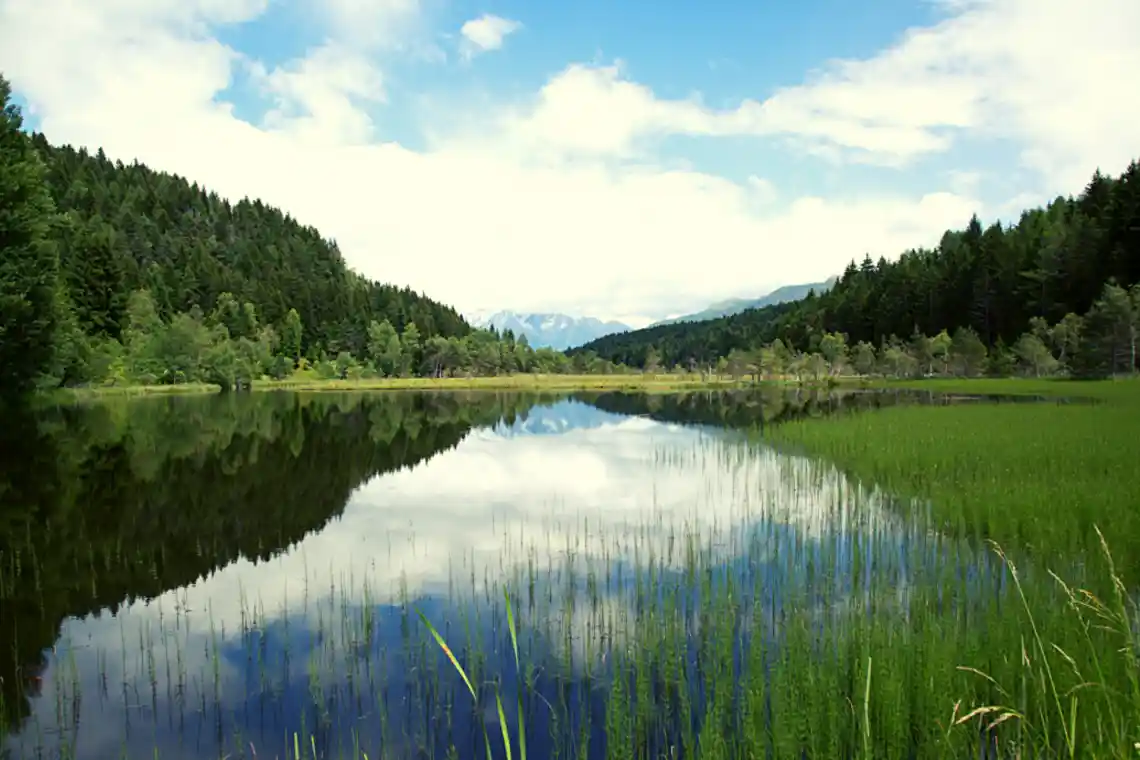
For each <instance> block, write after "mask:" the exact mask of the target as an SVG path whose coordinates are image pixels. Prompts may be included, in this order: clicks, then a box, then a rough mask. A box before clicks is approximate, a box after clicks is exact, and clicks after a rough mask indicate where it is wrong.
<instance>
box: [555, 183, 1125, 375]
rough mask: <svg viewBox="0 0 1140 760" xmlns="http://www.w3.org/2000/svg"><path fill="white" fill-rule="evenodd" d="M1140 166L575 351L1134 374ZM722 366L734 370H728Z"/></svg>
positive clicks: (748, 368)
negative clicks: (1008, 219) (823, 277)
mask: <svg viewBox="0 0 1140 760" xmlns="http://www.w3.org/2000/svg"><path fill="white" fill-rule="evenodd" d="M1138 283H1140V164H1137V163H1136V162H1133V163H1132V164H1131V165H1130V166H1129V167H1128V168H1127V169H1126V170H1125V171H1124V173H1123V174H1122V175H1120V176H1119V177H1118V178H1112V177H1108V176H1104V175H1102V174H1101V173H1100V172H1099V171H1097V172H1096V173H1095V174H1094V175H1093V178H1092V180H1091V181H1090V182H1089V184H1088V186H1087V187H1086V188H1085V189H1084V191H1083V192H1082V193H1081V194H1080V195H1079V197H1077V198H1061V197H1059V198H1057V199H1055V200H1054V201H1053V202H1052V203H1050V204H1049V205H1048V207H1046V208H1043V209H1040V208H1039V209H1033V210H1031V211H1026V212H1024V213H1023V214H1022V215H1021V218H1020V219H1019V220H1018V222H1017V223H1016V224H1012V225H1008V226H1004V225H1001V224H999V223H995V224H992V225H990V226H989V227H985V228H983V226H982V225H981V223H980V222H979V221H978V218H977V217H976V216H975V217H974V218H972V219H971V220H970V222H969V224H968V225H967V226H966V228H965V229H964V230H961V231H948V232H946V233H945V234H944V235H943V237H942V240H941V241H940V242H939V244H938V246H937V247H936V248H934V249H916V250H910V251H907V252H905V253H904V254H903V255H902V256H901V257H900V258H898V259H897V260H895V261H887V260H886V259H885V258H880V259H879V260H878V261H872V260H871V258H870V257H869V256H868V257H865V258H864V259H863V261H862V262H861V263H856V262H851V264H850V265H849V266H848V267H847V269H846V271H844V272H843V274H842V277H841V278H840V280H839V281H838V282H837V283H836V284H835V286H834V287H833V288H832V289H831V290H830V291H828V292H826V293H824V294H814V293H813V294H809V296H808V297H807V298H805V299H803V300H801V301H796V302H791V303H784V304H779V305H776V306H769V307H766V308H761V309H751V310H748V311H745V312H742V313H740V314H737V315H733V316H730V317H723V318H720V319H715V320H708V321H703V322H690V323H681V324H670V325H662V326H659V327H653V328H648V329H645V330H637V331H633V332H629V333H622V334H617V335H609V336H606V337H604V338H601V339H599V340H596V341H593V342H591V343H589V344H587V345H585V346H582V347H580V348H577V349H573V350H572V351H571V352H570V353H572V354H574V353H586V354H590V355H596V356H598V357H600V358H602V359H605V360H608V361H612V362H621V363H624V364H627V365H630V366H633V367H642V368H644V367H650V368H653V367H672V366H677V365H680V366H684V367H692V366H699V367H712V366H715V365H719V366H720V368H721V370H722V371H728V372H730V373H732V374H738V373H756V374H763V375H772V374H783V373H786V372H790V373H792V374H799V375H804V374H806V375H816V374H820V373H825V372H837V371H841V370H842V369H844V368H850V369H853V370H854V371H855V372H858V373H859V374H869V373H874V372H882V373H887V374H894V375H916V374H933V373H939V372H948V373H953V374H959V375H977V374H983V373H987V374H995V375H1008V374H1014V373H1016V372H1021V373H1025V374H1034V375H1042V374H1055V373H1058V372H1066V373H1069V374H1073V375H1081V376H1105V375H1110V374H1119V373H1125V372H1130V371H1133V370H1134V369H1135V368H1136V366H1137V364H1136V342H1137V335H1138V333H1140V285H1138ZM726 368H727V369H726Z"/></svg>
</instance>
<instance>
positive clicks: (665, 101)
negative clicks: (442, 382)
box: [0, 0, 1140, 324]
mask: <svg viewBox="0 0 1140 760" xmlns="http://www.w3.org/2000/svg"><path fill="white" fill-rule="evenodd" d="M1137 28H1140V3H1136V2H1134V0H1090V2H1087V3H1084V4H1080V5H1079V6H1078V5H1077V4H1073V3H1071V2H1063V1H1062V0H878V1H877V2H871V3H864V4H860V5H858V6H854V5H852V4H850V3H846V2H840V0H807V1H806V2H800V3H738V2H725V1H724V0H714V1H713V2H706V3H701V4H693V3H681V2H676V0H669V1H667V2H654V3H649V2H646V1H645V0H637V1H636V2H622V3H616V2H602V1H601V0H581V1H579V2H574V3H570V2H562V1H558V2H553V1H552V2H546V3H523V2H520V1H519V0H507V1H499V0H491V1H490V2H470V1H469V0H181V1H176V0H117V1H116V2H115V3H84V4H79V3H76V2H74V0H36V1H35V2H33V1H32V0H0V72H3V73H4V74H5V75H6V76H7V77H8V78H9V79H10V80H11V81H12V83H13V85H14V88H15V91H16V94H17V101H18V102H20V103H21V104H22V105H24V106H26V107H27V108H28V115H29V119H28V121H29V124H30V126H32V127H34V128H37V129H42V130H43V131H44V132H45V133H46V134H47V135H48V137H49V138H50V139H52V140H54V141H57V142H70V143H73V144H82V145H87V146H89V147H91V148H95V147H99V146H102V147H104V149H105V150H106V151H107V153H108V154H109V155H111V156H113V157H116V158H122V159H123V160H127V161H129V160H132V159H135V158H137V159H139V160H142V161H144V162H145V163H147V164H149V165H151V166H153V167H155V168H158V169H163V170H167V171H172V172H176V173H179V174H182V175H185V176H188V177H190V178H191V179H194V180H196V181H199V182H202V183H204V184H206V185H207V186H209V187H212V188H215V189H217V190H218V191H219V192H221V193H222V194H223V195H225V196H228V197H232V198H235V199H236V198H240V197H242V196H245V195H250V196H256V197H261V198H263V199H264V200H265V201H266V202H269V203H272V204H274V205H278V206H281V207H283V208H285V209H286V210H288V211H289V212H290V213H292V214H294V215H295V216H296V217H298V218H299V219H301V220H302V221H304V222H305V223H309V224H314V225H316V226H317V227H318V228H319V229H321V231H322V232H324V233H325V234H326V235H327V236H329V237H333V238H336V240H337V241H338V242H339V243H340V246H341V248H342V250H343V251H344V253H345V256H346V258H347V260H348V261H349V263H350V264H351V265H353V266H354V267H356V268H357V269H359V270H361V271H362V272H364V273H365V274H367V275H369V276H371V277H374V278H376V279H380V280H385V281H391V282H396V283H398V284H401V285H411V286H412V287H415V288H416V289H418V290H421V291H423V292H425V293H427V294H429V295H431V296H432V297H435V298H438V299H440V300H442V301H445V302H448V303H452V304H454V305H455V306H457V307H458V308H460V309H461V310H463V311H465V312H469V313H473V312H479V311H484V310H497V309H513V310H516V311H563V312H567V313H570V314H588V315H591V316H597V317H602V318H618V319H624V320H626V321H629V322H632V323H634V324H638V323H642V322H645V321H648V320H650V319H653V318H657V317H662V316H668V315H671V314H676V313H680V312H687V311H691V310H694V309H696V308H700V307H702V306H704V305H705V304H707V303H709V302H711V301H715V300H719V299H722V298H726V297H732V296H755V295H759V294H761V293H763V292H766V291H768V290H771V289H773V288H775V287H777V286H780V285H784V284H789V283H794V282H804V281H813V280H818V279H823V278H825V277H827V276H829V275H831V274H833V273H835V272H838V271H840V270H842V268H843V266H844V265H845V264H846V263H847V261H849V260H850V259H852V258H861V257H862V255H863V254H864V253H865V252H870V253H871V254H872V255H875V256H877V255H886V256H888V257H890V256H894V255H897V254H898V253H901V252H902V251H903V250H904V249H906V248H908V247H912V246H919V245H932V244H934V243H935V242H936V241H937V240H938V238H939V237H940V235H941V232H942V231H943V230H945V229H946V228H947V227H960V226H962V225H963V224H964V223H965V222H966V221H967V220H968V218H969V216H970V214H971V213H974V212H977V213H979V214H980V215H981V216H982V217H983V219H987V220H991V219H997V218H1002V219H1014V218H1016V216H1017V215H1018V213H1019V211H1020V210H1021V209H1022V208H1023V207H1025V206H1027V205H1034V204H1036V203H1039V202H1041V201H1042V200H1044V199H1047V198H1050V197H1052V196H1055V195H1057V194H1067V193H1075V192H1078V191H1079V190H1080V188H1081V186H1083V184H1084V183H1085V182H1086V181H1087V179H1088V177H1089V176H1090V175H1091V174H1092V171H1093V170H1094V169H1095V168H1097V167H1098V166H1099V167H1100V168H1102V169H1103V170H1104V171H1107V172H1109V173H1113V174H1115V173H1118V172H1119V171H1121V170H1122V169H1123V168H1124V167H1125V165H1126V164H1127V163H1128V161H1130V160H1131V159H1133V158H1135V157H1137V156H1136V154H1140V148H1138V147H1137V144H1136V142H1135V135H1136V134H1138V133H1140V95H1137V94H1135V93H1136V92H1137V91H1136V89H1135V87H1134V85H1133V84H1132V83H1131V81H1130V78H1131V75H1130V74H1129V73H1128V72H1130V71H1136V70H1140V42H1138V41H1137V40H1136V38H1135V34H1132V33H1130V31H1129V30H1135V29H1137Z"/></svg>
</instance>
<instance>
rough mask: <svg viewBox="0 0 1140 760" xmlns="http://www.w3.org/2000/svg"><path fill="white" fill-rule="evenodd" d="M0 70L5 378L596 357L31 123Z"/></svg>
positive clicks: (472, 365)
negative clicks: (547, 342)
mask: <svg viewBox="0 0 1140 760" xmlns="http://www.w3.org/2000/svg"><path fill="white" fill-rule="evenodd" d="M10 94H11V92H10V87H9V85H8V83H7V82H6V81H5V80H3V78H0V99H2V100H3V103H4V109H3V112H2V113H0V240H2V241H3V258H2V259H0V392H2V394H0V395H3V396H5V397H24V396H26V395H27V394H28V393H29V392H32V391H35V390H40V389H50V388H54V387H58V386H61V385H62V386H91V385H96V386H98V385H122V384H136V385H145V384H152V383H194V382H209V383H216V384H218V385H221V386H222V387H223V388H226V387H232V386H235V385H243V384H248V382H249V381H251V380H252V379H255V378H260V377H263V376H269V377H277V378H279V377H283V376H285V375H288V374H289V373H291V372H293V371H294V370H295V369H298V368H306V367H310V366H311V367H312V368H313V369H315V370H318V371H319V372H320V373H322V374H326V375H330V376H331V375H339V376H341V377H350V376H355V375H364V376H368V375H391V374H412V375H415V374H424V375H432V374H436V375H438V374H444V373H448V374H452V373H456V372H477V373H494V372H504V371H526V370H530V369H534V368H538V369H541V370H542V371H550V372H560V371H561V372H565V371H570V370H571V369H574V368H576V369H577V370H578V371H591V370H597V369H599V368H600V364H599V362H596V361H595V362H592V363H590V362H586V361H585V360H584V359H579V360H578V362H577V366H576V367H575V366H574V365H572V364H571V363H570V362H569V360H567V359H566V357H565V356H563V355H562V354H560V353H557V352H553V351H549V350H539V351H535V350H533V349H531V348H530V347H529V346H528V345H527V343H526V341H525V339H520V340H517V341H516V340H515V339H514V336H512V335H498V334H495V333H491V332H487V331H478V330H474V329H473V328H472V327H471V326H470V325H469V324H468V323H467V322H466V321H465V320H464V319H463V318H462V317H461V316H460V315H459V314H458V313H457V312H456V311H455V310H454V309H453V308H451V307H449V306H444V305H442V304H440V303H437V302H435V301H432V300H431V299H429V298H427V297H426V296H423V295H421V294H418V293H415V292H413V291H412V290H410V289H408V288H399V287H396V286H393V285H386V284H381V283H377V282H373V281H370V280H368V279H366V278H364V277H362V276H361V275H359V274H357V273H356V272H353V271H352V270H350V269H349V268H348V267H347V266H346V264H345V262H344V258H343V256H342V255H341V252H340V251H339V249H338V248H337V245H336V243H335V241H332V240H327V239H325V238H323V237H322V236H321V235H320V233H319V232H318V231H317V230H315V229H313V228H312V227H307V226H304V225H302V224H301V223H300V222H298V221H297V220H295V219H293V218H292V217H290V216H289V215H288V214H285V213H283V212H281V211H279V210H277V209H275V208H271V207H268V206H266V205H264V204H263V203H261V202H260V201H257V200H249V199H244V200H241V201H239V202H237V203H230V202H229V201H226V200H224V199H222V198H220V197H219V196H218V195H217V194H216V193H213V192H210V191H208V190H207V189H205V188H203V187H200V186H199V185H197V184H192V183H190V182H187V181H186V180H184V179H182V178H180V177H177V176H173V175H170V174H166V173H162V172H157V171H153V170H151V169H149V168H147V167H146V166H144V165H142V164H140V163H137V162H136V163H133V164H130V165H125V164H123V163H122V162H121V161H114V162H113V161H111V160H110V159H108V158H107V157H106V156H105V155H104V154H103V152H102V150H99V151H97V152H96V153H95V154H94V155H92V154H90V153H88V152H87V151H86V150H84V149H75V148H72V147H68V146H64V147H57V146H52V145H51V144H50V143H49V142H48V141H47V139H46V138H45V137H44V135H42V134H39V133H34V134H28V133H26V132H25V131H24V130H23V129H22V127H23V120H22V116H21V113H20V111H19V109H18V108H17V107H16V106H15V105H14V104H11V103H10Z"/></svg>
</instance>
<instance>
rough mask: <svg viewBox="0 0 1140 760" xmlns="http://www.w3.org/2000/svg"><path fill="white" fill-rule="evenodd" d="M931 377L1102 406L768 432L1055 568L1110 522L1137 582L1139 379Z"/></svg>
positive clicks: (879, 416) (1022, 408)
mask: <svg viewBox="0 0 1140 760" xmlns="http://www.w3.org/2000/svg"><path fill="white" fill-rule="evenodd" d="M912 385H921V384H912ZM929 385H930V387H931V388H932V389H934V390H943V391H949V392H954V391H962V390H967V391H971V390H972V391H975V392H1005V393H1034V394H1039V393H1050V394H1054V395H1062V394H1068V395H1070V396H1079V397H1085V398H1095V399H1098V400H1099V401H1100V403H1096V404H1083V403H1066V404H1056V403H1048V402H1045V403H1035V404H999V405H990V404H969V405H961V406H953V405H951V406H918V405H915V406H892V407H890V408H886V409H882V410H879V411H877V412H874V413H855V414H848V415H837V416H834V417H829V418H825V419H818V420H804V421H793V422H789V423H787V424H782V425H778V426H773V427H770V428H768V429H766V430H765V431H764V436H765V438H766V439H767V440H769V441H772V442H774V443H776V444H777V445H780V446H781V447H783V448H785V449H786V450H789V451H796V452H803V453H807V454H810V455H811V456H814V457H818V458H821V459H824V460H826V461H828V462H833V463H835V464H836V465H838V466H839V467H840V468H841V469H842V470H844V471H845V472H846V473H848V474H849V475H850V476H852V477H854V478H856V479H858V480H862V481H863V482H866V483H875V484H877V485H879V486H881V487H882V488H884V489H886V490H888V491H890V492H891V493H894V494H896V495H898V496H900V497H904V498H906V499H915V500H917V501H919V502H920V503H922V504H923V505H924V506H925V508H926V509H927V510H928V515H929V519H930V520H931V521H932V524H933V526H934V527H935V528H937V529H939V530H942V531H946V532H953V533H955V534H956V535H961V536H968V537H971V538H974V539H978V540H984V539H991V538H992V539H994V540H996V541H998V542H999V543H1001V544H1002V545H1003V546H1005V547H1006V548H1007V549H1008V550H1010V551H1014V552H1018V551H1022V550H1031V551H1032V552H1034V553H1035V554H1034V556H1037V557H1039V558H1041V559H1042V560H1043V561H1045V562H1048V563H1050V564H1052V565H1060V564H1062V563H1067V562H1077V563H1079V562H1080V560H1081V558H1082V556H1083V553H1084V551H1085V550H1086V549H1087V548H1088V547H1095V546H1096V545H1097V539H1096V536H1095V533H1094V530H1093V526H1094V525H1103V526H1106V527H1108V528H1109V529H1110V531H1111V536H1112V543H1113V546H1114V548H1115V549H1116V551H1117V553H1118V556H1120V557H1121V558H1123V563H1122V564H1121V566H1120V568H1119V571H1120V574H1121V576H1122V578H1123V579H1124V580H1125V582H1126V583H1128V584H1130V585H1134V584H1136V583H1138V582H1140V510H1137V509H1136V505H1137V494H1140V466H1137V462H1140V439H1138V438H1137V435H1136V430H1137V429H1140V382H1137V381H1120V382H1100V383H1091V382H1086V383H1080V382H1059V381H985V380H978V381H966V382H961V381H959V382H957V383H953V382H950V381H942V382H937V383H935V382H933V381H932V382H931V383H930V384H929ZM1102 580H1104V582H1106V583H1107V582H1108V581H1107V580H1106V579H1102Z"/></svg>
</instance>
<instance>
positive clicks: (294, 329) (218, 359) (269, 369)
mask: <svg viewBox="0 0 1140 760" xmlns="http://www.w3.org/2000/svg"><path fill="white" fill-rule="evenodd" d="M125 313H126V316H125V318H124V320H123V328H122V334H121V338H120V339H119V340H116V339H115V338H111V337H109V336H96V337H94V338H91V337H90V336H86V335H84V334H82V333H79V332H77V331H74V330H73V331H71V332H70V335H71V337H70V338H69V339H66V340H63V341H61V343H60V351H59V353H58V354H57V357H58V359H59V366H60V367H61V369H62V370H63V374H62V377H58V378H51V379H50V383H51V384H58V383H59V382H62V383H63V384H65V385H78V384H82V385H104V386H106V385H112V386H113V385H154V384H163V385H166V384H186V383H209V384H214V385H218V386H220V387H221V388H222V389H224V390H228V389H232V388H243V387H244V388H248V387H250V386H251V385H252V383H253V381H254V380H258V379H261V378H265V377H268V378H270V379H275V380H282V379H285V378H288V377H291V376H295V375H297V374H298V373H300V374H301V375H302V376H304V375H315V376H316V377H318V378H321V379H334V378H340V379H350V380H357V379H370V378H378V377H409V376H422V377H455V376H461V375H482V376H488V375H499V374H510V373H515V372H544V373H568V372H579V373H602V372H618V371H622V368H618V367H614V366H612V365H610V364H609V363H608V362H605V361H603V360H601V359H598V358H597V357H591V356H586V355H582V356H578V357H575V358H574V359H573V360H571V359H569V358H567V357H566V355H565V354H563V353H561V352H558V351H555V350H554V349H551V348H539V349H537V350H535V349H533V348H532V347H531V346H530V345H529V343H528V342H527V339H526V336H519V337H518V338H517V339H516V338H515V336H514V334H513V333H511V332H510V331H509V330H508V331H506V332H504V333H503V334H498V333H495V332H492V331H489V330H472V331H470V332H469V333H468V334H467V335H465V336H463V337H458V336H454V335H453V336H450V337H444V336H443V335H438V334H437V335H432V336H430V337H428V338H426V339H425V338H424V337H423V333H422V332H421V331H420V329H419V326H418V325H417V324H416V323H415V322H414V321H408V322H407V323H405V324H404V327H403V330H402V331H398V330H397V329H396V327H395V325H393V324H392V323H391V322H389V321H388V320H387V319H385V320H383V321H381V322H377V321H375V320H373V321H372V322H371V323H370V324H369V326H368V329H367V331H366V339H365V343H364V346H363V349H362V352H361V355H358V354H356V353H353V352H351V351H349V350H347V349H342V350H340V351H338V352H337V353H336V354H334V355H330V354H329V353H328V352H326V351H325V350H323V349H321V350H319V351H316V352H315V357H314V356H313V354H312V353H310V354H309V355H306V354H305V352H304V350H303V342H302V338H301V336H302V334H303V331H304V322H303V321H302V320H301V317H300V315H299V314H298V313H297V310H296V309H290V310H289V311H288V312H287V313H286V314H285V318H284V320H282V321H281V323H280V324H279V325H277V326H274V325H268V324H263V323H262V322H261V320H260V318H259V316H258V310H257V308H256V306H254V304H252V303H250V302H248V301H247V302H246V303H244V304H240V305H239V303H238V301H237V299H236V298H235V297H234V296H233V294H231V293H222V294H221V295H220V296H219V297H218V299H217V304H216V306H215V308H214V310H213V311H211V312H210V313H208V314H206V313H204V312H203V311H202V310H201V309H200V308H198V307H197V306H195V307H193V308H192V309H191V310H190V311H189V312H180V313H177V314H175V315H174V316H173V318H172V319H170V320H169V321H166V320H164V319H163V318H162V315H161V314H160V313H159V309H158V305H157V303H156V302H155V299H154V297H153V296H152V295H151V293H150V292H149V291H147V290H139V291H135V292H134V293H132V294H131V295H130V297H129V298H128V299H127V308H126V310H125ZM64 334H67V333H64ZM627 371H628V370H627Z"/></svg>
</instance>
